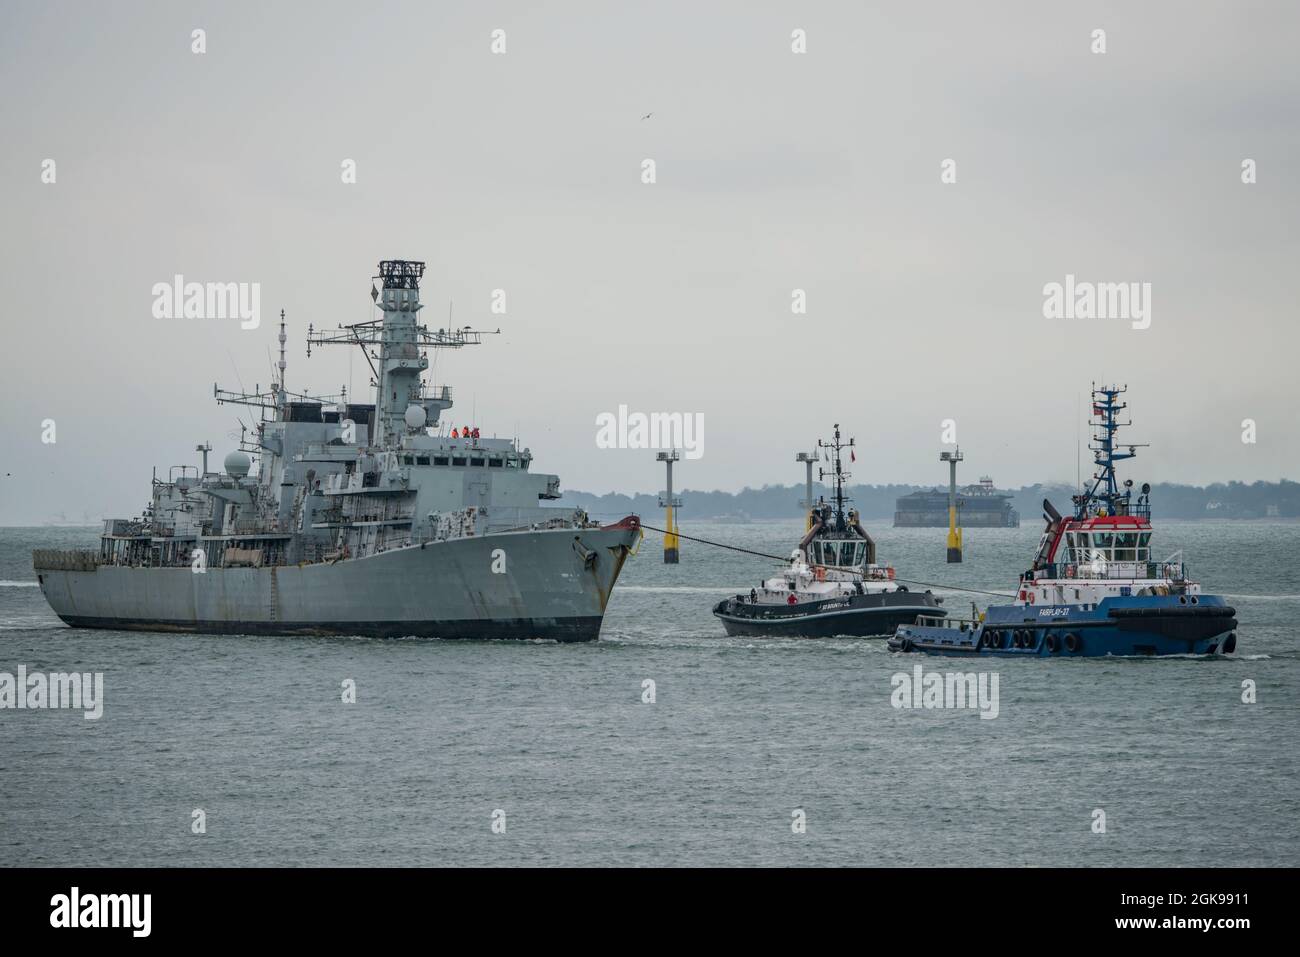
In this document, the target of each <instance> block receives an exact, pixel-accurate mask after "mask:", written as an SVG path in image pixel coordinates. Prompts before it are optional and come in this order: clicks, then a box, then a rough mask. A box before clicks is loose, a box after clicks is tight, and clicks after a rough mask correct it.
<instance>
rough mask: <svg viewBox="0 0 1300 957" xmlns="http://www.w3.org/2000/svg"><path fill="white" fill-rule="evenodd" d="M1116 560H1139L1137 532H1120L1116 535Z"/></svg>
mask: <svg viewBox="0 0 1300 957" xmlns="http://www.w3.org/2000/svg"><path fill="white" fill-rule="evenodd" d="M1115 561H1117V562H1133V561H1137V532H1120V533H1119V534H1118V535H1116V536H1115Z"/></svg>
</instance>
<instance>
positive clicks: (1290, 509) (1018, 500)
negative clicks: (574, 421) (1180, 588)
mask: <svg viewBox="0 0 1300 957" xmlns="http://www.w3.org/2000/svg"><path fill="white" fill-rule="evenodd" d="M933 488H934V486H932V485H853V486H850V487H849V489H848V492H849V495H850V496H851V497H852V499H853V504H854V505H855V506H856V507H857V508H858V509H859V510H860V511H861V512H862V516H863V518H866V519H869V520H874V521H877V522H878V521H881V520H888V521H890V522H892V521H893V518H894V503H895V502H896V501H897V500H898V499H899V498H901V497H902V496H904V495H908V494H910V493H912V492H916V491H922V490H931V489H933ZM1002 491H1005V492H1007V493H1009V494H1010V495H1012V506H1013V507H1014V508H1015V509H1016V510H1017V511H1018V512H1019V513H1020V520H1021V522H1022V523H1029V524H1032V523H1034V522H1037V521H1038V518H1039V516H1040V515H1041V514H1042V503H1043V499H1044V498H1048V499H1051V501H1052V504H1053V505H1055V506H1056V507H1057V508H1058V509H1060V510H1061V511H1062V512H1065V511H1066V510H1067V509H1068V508H1069V506H1070V496H1071V495H1073V494H1074V491H1075V490H1074V488H1073V487H1071V486H1068V485H1026V486H1024V487H1023V488H1019V489H1003V490H1002ZM679 494H680V497H681V499H682V503H683V505H682V516H683V518H687V517H689V518H701V519H713V518H724V517H732V518H750V519H780V518H792V517H797V516H798V515H799V514H800V509H799V501H800V499H802V498H803V494H804V489H803V486H802V485H764V486H763V487H762V488H757V489H754V488H745V489H742V490H741V491H739V492H699V491H692V490H690V489H686V490H684V491H682V492H680V493H679ZM825 494H827V490H826V488H825V487H824V486H822V485H820V484H817V485H814V486H813V495H814V496H816V495H825ZM556 504H557V505H560V506H563V507H567V508H583V509H585V510H586V511H587V512H588V513H589V514H591V515H593V516H595V517H597V518H607V517H611V516H620V517H621V516H623V515H628V514H631V513H634V512H635V513H637V514H639V515H651V514H653V513H655V512H658V511H659V510H660V509H659V497H658V496H657V495H620V494H618V493H614V492H611V493H608V494H605V495H595V494H592V493H590V492H578V491H573V492H565V493H564V497H563V498H562V499H560V501H559V502H558V503H556ZM1151 513H1152V515H1153V516H1154V517H1157V518H1239V519H1252V518H1254V519H1258V518H1300V482H1290V481H1287V480H1286V479H1283V480H1282V481H1280V482H1228V483H1226V484H1223V483H1216V484H1214V485H1207V486H1205V487H1200V486H1196V485H1172V484H1158V485H1153V486H1152V487H1151Z"/></svg>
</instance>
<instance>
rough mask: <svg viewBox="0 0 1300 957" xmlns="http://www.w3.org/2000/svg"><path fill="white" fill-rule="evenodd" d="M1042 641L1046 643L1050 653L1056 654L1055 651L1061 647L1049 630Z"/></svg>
mask: <svg viewBox="0 0 1300 957" xmlns="http://www.w3.org/2000/svg"><path fill="white" fill-rule="evenodd" d="M1044 643H1045V644H1046V645H1047V650H1048V651H1050V652H1051V653H1052V654H1056V652H1057V651H1058V650H1059V649H1060V647H1061V643H1060V641H1059V640H1058V639H1057V637H1056V635H1054V634H1052V633H1051V632H1048V633H1047V637H1046V638H1045V639H1044Z"/></svg>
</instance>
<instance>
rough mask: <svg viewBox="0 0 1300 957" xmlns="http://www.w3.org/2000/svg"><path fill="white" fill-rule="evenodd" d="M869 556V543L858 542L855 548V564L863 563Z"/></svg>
mask: <svg viewBox="0 0 1300 957" xmlns="http://www.w3.org/2000/svg"><path fill="white" fill-rule="evenodd" d="M866 558H867V543H866V542H858V544H857V545H856V546H854V549H853V564H854V565H861V564H862V563H863V562H864V561H866Z"/></svg>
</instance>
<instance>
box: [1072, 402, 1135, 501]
mask: <svg viewBox="0 0 1300 957" xmlns="http://www.w3.org/2000/svg"><path fill="white" fill-rule="evenodd" d="M1127 391H1128V386H1101V387H1100V388H1098V387H1097V384H1096V383H1095V382H1094V383H1093V385H1092V415H1093V416H1095V417H1096V419H1097V421H1095V422H1090V424H1091V425H1093V426H1094V427H1096V428H1100V429H1101V432H1100V433H1097V434H1094V435H1093V436H1092V439H1093V441H1094V442H1095V443H1096V445H1089V446H1088V448H1089V449H1090V450H1091V451H1092V453H1093V461H1094V463H1095V464H1096V466H1097V472H1096V473H1094V475H1093V483H1092V488H1090V489H1089V490H1088V491H1086V492H1083V493H1081V494H1079V495H1076V496H1075V499H1074V501H1075V517H1076V518H1079V519H1084V518H1087V517H1088V516H1089V510H1090V508H1091V507H1093V506H1094V505H1095V507H1096V509H1097V511H1098V514H1101V513H1102V512H1103V511H1104V513H1105V514H1107V515H1128V514H1130V498H1131V496H1132V489H1131V488H1130V487H1129V486H1131V485H1132V483H1131V482H1130V483H1127V484H1126V485H1125V488H1124V490H1123V491H1120V487H1119V482H1118V480H1117V479H1116V478H1115V464H1116V463H1117V462H1122V461H1123V460H1124V459H1131V458H1134V457H1135V456H1136V455H1137V451H1136V450H1137V449H1139V448H1146V444H1145V443H1128V442H1125V443H1122V444H1121V443H1117V442H1116V441H1115V436H1116V434H1117V433H1118V432H1119V430H1120V429H1121V428H1122V427H1123V426H1126V425H1132V424H1133V423H1132V422H1120V421H1119V419H1118V416H1119V414H1120V412H1122V411H1123V410H1124V409H1126V408H1128V403H1127V402H1120V401H1118V400H1119V397H1120V396H1121V395H1123V394H1124V393H1125V392H1127ZM1121 448H1123V449H1127V450H1128V451H1127V452H1125V451H1120V450H1119V449H1121Z"/></svg>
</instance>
